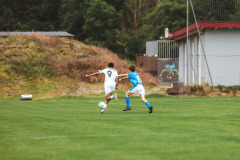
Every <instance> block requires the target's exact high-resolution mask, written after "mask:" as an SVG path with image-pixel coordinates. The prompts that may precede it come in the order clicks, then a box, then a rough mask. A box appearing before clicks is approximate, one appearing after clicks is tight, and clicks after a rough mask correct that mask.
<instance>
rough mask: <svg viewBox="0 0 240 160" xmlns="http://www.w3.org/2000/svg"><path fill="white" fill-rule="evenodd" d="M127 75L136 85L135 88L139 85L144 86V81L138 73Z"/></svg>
mask: <svg viewBox="0 0 240 160" xmlns="http://www.w3.org/2000/svg"><path fill="white" fill-rule="evenodd" d="M127 75H128V77H129V78H130V81H131V83H132V84H133V85H134V87H136V86H137V85H139V84H141V85H142V81H141V79H140V77H139V75H138V73H137V72H132V73H127Z"/></svg>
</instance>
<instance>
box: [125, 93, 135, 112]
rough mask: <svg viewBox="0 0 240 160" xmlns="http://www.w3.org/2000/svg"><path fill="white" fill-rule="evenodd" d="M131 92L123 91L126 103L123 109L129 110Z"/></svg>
mask: <svg viewBox="0 0 240 160" xmlns="http://www.w3.org/2000/svg"><path fill="white" fill-rule="evenodd" d="M132 94H133V93H132V92H131V91H130V90H129V91H127V92H126V93H125V100H126V103H127V107H126V108H125V109H123V111H127V110H131V106H130V99H129V96H130V95H132Z"/></svg>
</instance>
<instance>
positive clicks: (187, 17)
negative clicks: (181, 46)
mask: <svg viewBox="0 0 240 160" xmlns="http://www.w3.org/2000/svg"><path fill="white" fill-rule="evenodd" d="M186 56H187V57H186V60H187V61H186V63H187V73H186V75H187V82H186V84H187V86H188V0H187V42H186Z"/></svg>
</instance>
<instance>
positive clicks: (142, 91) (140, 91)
mask: <svg viewBox="0 0 240 160" xmlns="http://www.w3.org/2000/svg"><path fill="white" fill-rule="evenodd" d="M130 92H132V93H135V94H142V95H145V89H144V87H143V85H141V84H139V85H137V86H136V87H133V88H132V89H130Z"/></svg>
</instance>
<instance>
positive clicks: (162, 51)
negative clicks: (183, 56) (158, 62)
mask: <svg viewBox="0 0 240 160" xmlns="http://www.w3.org/2000/svg"><path fill="white" fill-rule="evenodd" d="M146 54H147V55H154V56H156V57H158V58H159V59H178V58H179V48H178V45H177V43H176V42H175V41H174V40H158V41H148V42H146Z"/></svg>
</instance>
